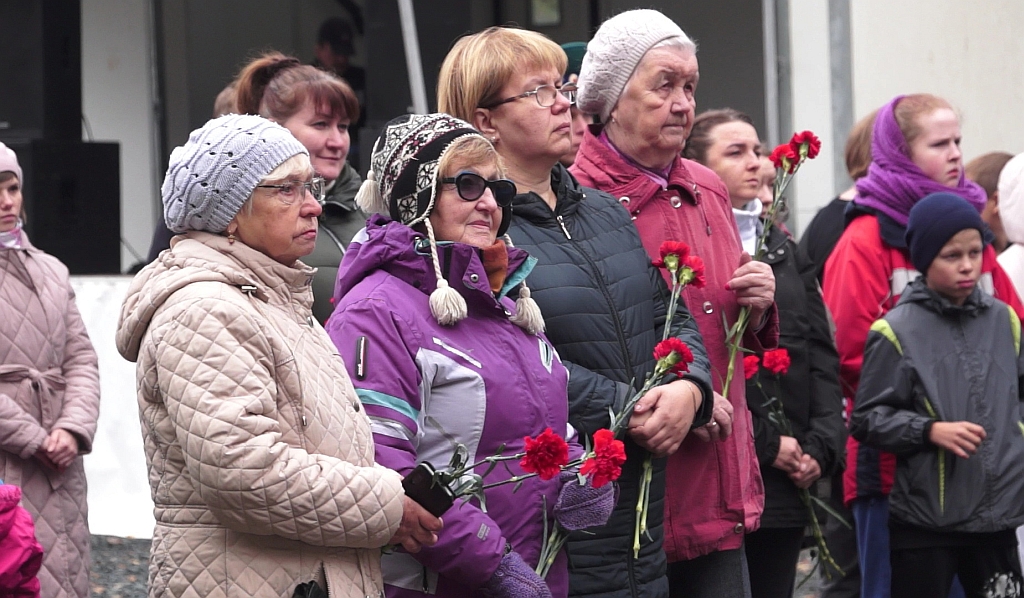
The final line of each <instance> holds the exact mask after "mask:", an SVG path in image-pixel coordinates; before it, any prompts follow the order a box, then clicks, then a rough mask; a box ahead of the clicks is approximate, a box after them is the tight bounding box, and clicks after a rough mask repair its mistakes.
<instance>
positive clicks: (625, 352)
mask: <svg viewBox="0 0 1024 598" xmlns="http://www.w3.org/2000/svg"><path fill="white" fill-rule="evenodd" d="M555 220H557V221H558V225H559V226H561V227H562V232H563V233H565V238H566V239H568V240H569V242H570V243H572V246H573V248H574V249H576V251H578V252H579V254H580V255H582V256H583V258H584V259H585V260H587V263H588V264H590V267H591V269H592V270H593V272H594V279H595V280H596V281H597V287H598V288H599V289H601V294H602V295H604V300H605V301H606V302H607V303H608V307H609V308H611V314H612V322H613V323H614V324H615V335H616V337H618V340H619V350H621V351H622V360H623V361H624V362H625V363H626V372H627V373H628V374H629V376H630V377H633V374H634V372H633V361H632V360H631V359H630V358H629V347H628V346H627V345H626V333H625V331H624V330H623V329H622V322H621V321H619V310H618V309H616V308H615V302H614V301H613V300H612V294H611V293H610V292H608V287H607V286H606V285H605V283H604V279H603V278H601V276H600V271H599V270H598V268H597V263H596V262H594V260H593V259H592V258H591V257H590V254H588V253H587V252H586V251H584V250H583V248H582V247H580V245H579V243H577V242H576V241H575V240H574V239H573V238H572V235H570V234H569V229H568V228H566V226H565V221H563V220H562V216H561V214H559V215H556V216H555ZM630 575H632V573H631V574H630ZM630 583H632V580H630Z"/></svg>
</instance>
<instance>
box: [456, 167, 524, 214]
mask: <svg viewBox="0 0 1024 598" xmlns="http://www.w3.org/2000/svg"><path fill="white" fill-rule="evenodd" d="M441 182H442V183H445V184H449V185H451V184H454V185H455V189H456V191H458V192H459V197H461V198H462V199H464V200H466V201H476V200H478V199H480V197H481V196H483V194H484V191H486V190H487V189H490V190H491V194H492V195H494V201H495V202H497V203H498V205H499V206H501V207H503V208H507V207H509V206H510V205H512V200H513V199H514V198H515V196H516V184H515V183H513V182H512V181H510V180H508V179H498V180H496V181H488V180H487V179H485V178H484V177H482V176H480V175H478V174H476V173H473V172H460V173H459V174H458V175H457V176H454V177H447V178H443V179H441Z"/></svg>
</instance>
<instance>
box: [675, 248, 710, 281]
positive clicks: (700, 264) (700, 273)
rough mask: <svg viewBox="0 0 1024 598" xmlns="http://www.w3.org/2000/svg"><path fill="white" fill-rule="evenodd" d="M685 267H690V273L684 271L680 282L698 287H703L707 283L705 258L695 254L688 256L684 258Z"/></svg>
mask: <svg viewBox="0 0 1024 598" xmlns="http://www.w3.org/2000/svg"><path fill="white" fill-rule="evenodd" d="M683 268H687V269H689V270H690V275H689V276H687V275H686V273H684V274H683V276H681V277H680V282H682V283H683V284H684V285H686V284H689V285H693V286H694V287H696V288H698V289H703V288H704V285H705V284H707V281H706V280H705V279H704V260H702V259H700V258H699V257H697V256H695V255H691V256H687V257H686V259H684V260H683Z"/></svg>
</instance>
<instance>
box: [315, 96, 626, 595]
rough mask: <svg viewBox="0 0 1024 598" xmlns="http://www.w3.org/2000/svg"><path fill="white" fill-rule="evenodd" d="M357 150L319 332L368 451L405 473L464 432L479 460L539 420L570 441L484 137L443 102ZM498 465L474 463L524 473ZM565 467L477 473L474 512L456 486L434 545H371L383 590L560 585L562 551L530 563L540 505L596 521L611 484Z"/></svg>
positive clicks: (551, 517) (537, 426) (493, 590)
mask: <svg viewBox="0 0 1024 598" xmlns="http://www.w3.org/2000/svg"><path fill="white" fill-rule="evenodd" d="M524 101H525V100H524ZM370 166H371V171H370V172H369V173H368V174H367V180H366V182H364V183H363V186H362V188H360V190H359V194H358V195H357V196H356V200H357V201H358V202H359V205H360V207H361V208H362V209H363V210H365V211H366V212H368V213H372V214H375V215H374V216H372V217H371V218H370V220H369V221H368V222H367V225H366V229H365V231H364V232H361V233H359V234H358V235H356V237H355V238H353V240H352V244H351V245H350V246H349V249H348V252H347V253H346V254H345V259H344V260H343V261H342V263H341V268H340V270H339V273H338V282H337V284H336V285H335V294H334V298H335V302H336V307H335V311H334V313H333V314H332V315H331V318H330V320H328V322H327V332H328V333H329V334H330V335H331V338H332V339H333V340H334V343H335V344H336V345H337V347H338V352H339V353H340V354H341V357H342V359H343V360H344V362H345V364H346V366H348V368H349V372H350V373H351V376H352V381H353V383H354V385H355V387H356V393H357V394H358V395H359V397H360V399H361V400H362V404H363V405H364V406H365V407H366V414H367V415H368V416H369V417H370V422H371V427H372V429H373V432H374V442H375V444H376V456H377V462H378V463H380V464H381V465H384V466H385V467H388V468H391V469H395V470H397V471H399V472H401V473H403V474H407V473H408V472H409V471H411V470H412V469H413V468H414V467H416V466H417V464H418V463H420V462H423V461H428V462H430V463H431V464H432V465H434V466H435V467H438V468H441V467H445V466H446V465H447V464H448V463H449V461H450V459H451V457H452V454H453V453H454V451H455V449H456V446H457V445H459V444H461V445H462V446H464V447H465V449H466V451H467V458H468V461H469V462H470V463H476V462H479V461H480V460H481V459H483V458H485V457H489V456H491V455H494V454H495V453H497V452H503V453H504V454H515V453H518V452H521V451H522V450H523V447H524V440H523V439H524V437H526V436H531V437H534V436H537V435H538V434H540V433H542V432H544V430H545V429H547V428H550V429H551V430H553V431H554V432H555V433H556V434H558V435H559V436H564V437H566V440H567V441H568V442H569V443H570V452H573V451H581V450H582V449H581V448H580V446H579V445H578V444H577V443H576V442H575V433H574V432H573V433H571V434H570V430H569V429H568V424H567V419H568V412H567V411H568V404H567V400H566V383H567V373H566V369H565V366H563V365H562V362H561V361H560V359H559V357H558V354H557V353H556V352H555V350H554V348H553V347H552V346H551V344H550V342H549V341H548V340H547V338H546V337H545V336H544V334H543V332H542V331H543V328H544V321H543V319H542V318H541V315H540V311H539V310H538V308H537V305H536V303H535V302H534V301H533V300H531V299H529V296H530V294H529V291H528V290H527V289H526V287H525V285H524V284H523V280H524V279H525V278H526V276H527V274H529V273H530V270H531V269H532V268H533V266H534V264H535V263H536V260H534V259H533V258H531V257H530V256H528V255H527V254H526V252H524V251H523V250H521V249H517V248H515V247H511V246H509V245H507V244H506V242H505V240H504V239H503V238H502V236H503V235H504V234H505V231H506V230H507V229H508V227H509V222H510V221H511V216H512V200H513V198H514V197H515V195H516V186H515V184H513V183H512V182H511V181H509V180H506V179H504V178H503V177H504V168H503V166H502V162H501V159H500V158H499V156H498V153H497V152H496V151H495V149H494V146H493V145H492V144H491V143H490V142H489V141H488V140H487V139H485V138H484V137H483V136H481V135H480V134H479V133H478V132H477V131H476V130H474V129H473V128H472V127H471V126H470V125H469V123H466V122H463V121H461V120H458V119H456V118H452V117H451V116H448V115H447V114H430V115H407V116H402V117H399V118H397V119H395V120H393V121H391V122H390V123H388V125H387V126H385V127H384V130H383V131H382V132H381V136H380V139H378V140H377V142H376V144H375V145H374V150H373V154H372V156H371V159H370ZM516 290H518V295H519V300H517V301H513V300H512V299H510V298H509V293H510V292H512V291H516ZM507 465H508V469H506V468H505V467H498V468H496V469H495V470H494V471H492V472H487V468H486V467H484V466H481V467H478V468H477V473H479V474H480V475H484V476H485V477H484V482H485V483H492V482H499V481H504V480H507V479H508V478H509V477H511V474H514V475H519V474H522V473H523V471H522V469H521V467H520V465H519V462H518V461H509V462H507ZM510 472H511V474H510ZM567 478H568V479H566V478H565V477H563V478H559V477H555V478H554V479H550V480H541V479H539V478H537V477H532V478H528V479H526V480H524V481H523V483H522V486H521V487H519V488H518V490H516V489H515V488H514V487H513V486H512V485H504V486H497V487H494V488H489V489H488V490H487V491H486V492H485V494H484V496H485V497H486V512H485V510H484V509H483V508H481V507H482V506H483V505H480V504H479V503H477V502H476V501H475V500H473V501H470V502H467V503H465V504H463V503H462V501H459V503H458V504H456V505H455V506H454V507H453V508H451V509H449V510H448V511H447V512H446V513H444V516H443V518H444V525H445V527H444V529H443V530H442V531H441V532H439V533H438V541H437V544H436V545H434V546H433V547H429V548H426V547H425V548H424V549H423V550H422V551H420V552H419V553H417V554H415V555H410V554H405V553H397V552H396V553H392V554H386V555H384V557H383V559H382V569H383V571H384V583H385V586H386V589H387V595H388V596H389V597H390V598H411V597H422V596H428V595H433V596H435V597H439V598H449V597H450V598H455V597H459V598H462V597H477V598H485V597H486V598H502V597H507V598H551V597H555V598H565V596H566V594H567V592H568V587H567V586H568V583H567V577H568V572H567V563H566V559H565V556H564V555H563V556H560V557H559V558H558V559H557V560H556V561H555V563H554V565H553V566H552V568H551V571H550V573H549V574H548V576H547V579H546V580H544V579H541V578H540V577H539V576H538V575H537V574H536V573H534V571H533V568H534V566H536V564H537V560H538V557H539V554H540V550H541V546H542V542H543V540H544V523H543V522H544V515H545V514H546V516H547V520H548V521H549V522H550V521H555V520H558V521H559V522H560V523H561V524H562V525H563V526H564V527H566V528H567V529H580V528H583V527H589V526H593V525H600V524H603V523H604V522H605V521H606V520H607V518H608V515H609V514H610V513H611V509H612V504H613V502H614V498H613V494H614V489H613V485H612V484H608V485H605V486H603V487H602V488H598V489H595V488H593V487H591V486H589V485H586V486H580V485H579V483H578V481H577V476H575V475H568V476H567Z"/></svg>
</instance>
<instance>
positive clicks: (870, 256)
mask: <svg viewBox="0 0 1024 598" xmlns="http://www.w3.org/2000/svg"><path fill="white" fill-rule="evenodd" d="M871 157H872V163H871V166H870V167H869V168H868V174H867V176H865V177H864V178H862V179H860V180H858V181H857V196H856V197H855V198H854V199H853V205H852V206H850V207H849V208H847V211H846V214H847V222H848V224H847V227H846V230H845V232H844V233H843V236H842V237H841V238H840V239H839V243H838V244H837V245H836V248H835V250H834V251H833V252H832V255H831V256H830V257H829V259H828V262H827V263H826V265H825V276H824V279H823V283H824V293H825V303H826V305H828V307H829V309H830V310H831V311H832V315H833V318H834V319H835V324H836V346H837V348H838V350H839V360H840V376H841V378H842V382H843V386H844V390H845V391H846V398H847V406H846V407H847V413H850V412H852V411H853V397H854V395H855V393H856V390H857V385H858V383H859V381H860V371H861V364H862V361H863V358H864V344H865V342H866V340H867V335H868V329H869V328H870V327H871V324H872V323H873V322H874V321H875V320H877V319H878V318H881V317H882V316H884V315H885V314H886V313H887V312H888V311H889V310H890V309H892V308H893V307H894V306H895V305H896V302H897V301H898V300H899V298H900V295H901V294H902V293H903V289H904V288H905V287H906V286H907V285H908V284H909V283H910V282H911V281H912V280H914V279H915V278H917V277H918V276H920V272H918V271H917V270H916V269H915V268H914V266H913V264H912V263H911V261H910V255H909V253H908V251H907V244H906V241H905V240H904V234H905V233H906V225H907V218H908V214H909V213H910V208H912V207H913V206H914V204H916V203H917V202H918V201H920V200H921V199H922V198H923V197H924V196H926V195H928V194H929V193H934V192H940V191H945V192H952V193H955V194H957V195H959V196H961V197H963V198H964V199H966V200H967V201H968V202H969V203H971V205H973V206H974V207H975V208H977V210H978V211H979V212H980V211H981V210H982V209H983V208H984V207H985V201H986V199H987V198H986V194H985V191H984V189H982V188H981V187H979V186H978V185H976V184H975V183H972V182H970V181H968V180H967V179H965V178H964V172H963V154H962V153H961V152H960V120H959V118H958V117H957V114H956V112H955V111H954V110H953V108H952V106H951V105H950V104H949V102H947V101H946V100H944V99H942V98H940V97H936V96H933V95H929V94H914V95H908V96H897V97H896V98H894V99H893V100H892V101H890V102H889V103H888V104H886V105H885V106H882V107H881V108H880V109H879V110H878V117H877V118H876V120H875V127H874V132H873V138H872V142H871ZM989 240H990V239H989ZM979 284H980V285H981V287H982V289H984V290H986V291H987V292H989V293H991V294H993V295H994V296H995V297H996V298H998V299H1001V300H1002V301H1004V302H1006V303H1007V304H1009V305H1010V306H1011V307H1013V308H1014V310H1016V312H1017V313H1018V315H1021V316H1024V306H1022V304H1021V301H1020V299H1019V298H1018V297H1017V293H1016V291H1014V289H1013V285H1012V283H1011V282H1010V280H1009V278H1008V277H1007V276H1006V273H1004V272H1003V270H1002V269H1001V268H1000V267H999V265H998V263H997V262H996V254H995V251H994V250H993V249H992V246H991V245H990V244H987V245H986V246H985V252H984V256H983V260H982V277H981V280H980V282H979ZM846 455H847V463H846V473H845V476H844V480H843V485H844V494H845V499H846V502H847V503H848V504H850V505H851V509H852V510H853V514H854V521H855V523H856V531H857V544H858V551H859V553H860V555H859V556H860V566H861V580H862V582H861V595H862V596H863V597H864V598H878V597H882V598H888V596H889V572H890V570H889V548H890V547H889V529H888V513H889V504H888V495H889V491H890V490H891V489H892V481H893V473H894V470H895V466H896V461H895V458H894V457H893V456H892V455H891V454H888V453H881V452H879V451H877V450H875V449H871V448H868V447H865V446H862V445H860V443H858V442H857V441H856V440H855V439H854V438H853V437H852V436H851V437H850V438H849V439H848V440H847V444H846ZM894 548H895V547H894Z"/></svg>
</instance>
